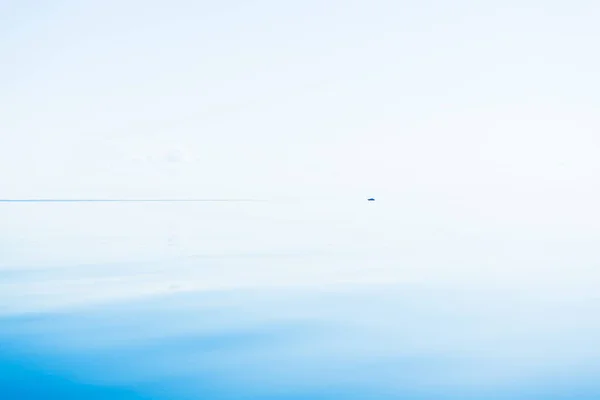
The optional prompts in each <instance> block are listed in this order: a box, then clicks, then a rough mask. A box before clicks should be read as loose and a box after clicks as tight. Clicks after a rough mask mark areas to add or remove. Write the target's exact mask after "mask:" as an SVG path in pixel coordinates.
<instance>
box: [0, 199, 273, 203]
mask: <svg viewBox="0 0 600 400" xmlns="http://www.w3.org/2000/svg"><path fill="white" fill-rule="evenodd" d="M264 201H266V200H256V199H0V203H183V202H187V203H200V202H264Z"/></svg>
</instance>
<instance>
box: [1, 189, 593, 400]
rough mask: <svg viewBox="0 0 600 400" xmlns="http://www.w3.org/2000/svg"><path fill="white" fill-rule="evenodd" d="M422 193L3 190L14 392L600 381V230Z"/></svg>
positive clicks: (539, 392) (4, 294)
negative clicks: (173, 199)
mask: <svg viewBox="0 0 600 400" xmlns="http://www.w3.org/2000/svg"><path fill="white" fill-rule="evenodd" d="M416 208H417V205H415V204H407V203H402V204H399V203H397V202H396V203H393V204H392V202H386V201H380V200H378V201H376V202H367V201H366V199H365V200H362V199H361V200H359V201H351V202H348V201H346V202H335V201H332V200H326V201H323V202H320V201H316V200H311V201H279V202H256V203H147V204H146V203H143V204H142V203H96V204H90V203H68V204H67V203H55V204H49V203H30V204H25V203H10V204H7V203H5V204H0V221H1V224H0V398H1V399H8V400H12V399H15V400H20V399H123V400H128V399H157V400H163V399H165V400H171V399H215V400H219V399H365V400H377V399H408V400H410V399H428V400H429V399H432V400H434V399H440V400H445V399H453V400H454V399H456V400H459V399H460V400H464V399H482V400H485V399H503V400H504V399H506V400H509V399H510V400H521V399H522V400H536V399H540V400H544V399H548V400H555V399H556V400H558V399H560V400H563V399H578V400H587V399H600V295H599V293H600V291H599V290H598V287H600V286H599V284H600V272H599V269H600V256H599V255H598V252H597V248H598V246H597V243H598V241H597V239H598V236H597V235H596V236H594V234H591V233H587V234H581V235H578V234H577V231H576V230H574V228H573V227H569V226H564V225H561V226H559V225H556V226H541V227H540V226H535V224H525V223H523V224H521V225H519V224H514V223H513V224H512V225H511V224H509V223H507V222H505V221H502V220H501V219H493V218H491V217H489V216H487V217H486V216H482V218H487V219H483V220H481V219H478V218H476V217H474V216H473V215H472V214H468V213H466V212H465V213H463V214H461V212H460V210H449V209H432V210H429V211H428V212H412V211H411V210H414V209H416ZM425 208H426V205H425V206H424V205H421V208H419V210H424V209H425ZM569 229H571V230H572V231H571V232H570V233H569Z"/></svg>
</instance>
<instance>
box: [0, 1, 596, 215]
mask: <svg viewBox="0 0 600 400" xmlns="http://www.w3.org/2000/svg"><path fill="white" fill-rule="evenodd" d="M0 15H1V18H2V23H1V24H0V54H2V62H0V171H2V179H1V187H0V193H1V195H0V197H3V198H9V197H131V196H186V197H191V196H195V197H258V198H275V197H278V196H306V195H319V194H323V195H338V194H343V195H346V194H349V195H356V196H360V197H361V198H362V197H368V196H375V197H381V196H384V197H385V196H413V197H415V198H420V197H422V198H427V197H434V198H437V199H441V198H443V199H448V200H449V201H454V202H457V201H458V202H462V201H465V199H471V200H470V201H472V202H473V204H479V203H486V204H491V203H490V202H497V204H506V202H515V201H517V203H520V204H527V205H528V206H529V207H531V208H537V206H538V205H539V204H542V203H546V204H547V202H551V203H552V202H554V203H552V204H553V205H555V206H556V205H563V206H564V205H565V204H569V205H570V206H573V207H579V208H581V207H582V205H581V203H580V202H581V201H584V202H587V203H585V204H587V206H589V207H592V206H593V204H594V203H595V202H596V201H597V200H600V199H599V197H600V196H599V188H598V180H597V179H595V178H597V176H598V173H599V172H600V161H599V160H600V157H597V154H598V153H599V152H600V139H599V138H598V128H600V123H599V118H598V109H600V100H599V97H598V93H599V90H600V79H598V74H597V71H599V70H600V56H598V52H597V51H595V48H596V47H597V42H598V38H599V37H600V25H599V24H598V20H600V3H598V2H597V1H592V0H579V1H577V0H576V1H570V2H565V1H556V0H518V1H517V0H508V1H502V2H489V1H487V2H482V1H474V0H473V1H468V0H456V1H442V0H437V1H436V0H432V1H413V0H408V1H398V0H394V1H391V0H390V1H384V0H371V1H351V0H345V1H341V0H332V1H322V0H319V1H316V0H306V1H298V2H289V1H274V0H273V1H218V2H214V1H211V2H207V1H183V0H175V1H170V2H166V1H122V0H119V1H116V0H107V1H96V2H81V1H53V2H43V1H21V0H19V1H11V0H4V1H2V2H1V3H0ZM516 198H518V200H515V199H516ZM528 201H529V203H527V202H528ZM523 202H525V203H523ZM556 202H559V203H560V204H559V203H556ZM577 204H579V206H577ZM515 207H516V208H518V206H515Z"/></svg>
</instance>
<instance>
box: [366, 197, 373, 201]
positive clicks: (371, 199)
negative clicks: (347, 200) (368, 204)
mask: <svg viewBox="0 0 600 400" xmlns="http://www.w3.org/2000/svg"><path fill="white" fill-rule="evenodd" d="M367 201H375V199H374V198H372V197H371V198H370V199H367Z"/></svg>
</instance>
